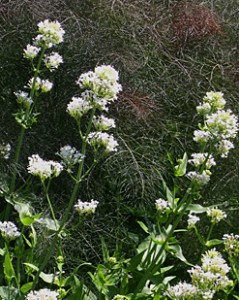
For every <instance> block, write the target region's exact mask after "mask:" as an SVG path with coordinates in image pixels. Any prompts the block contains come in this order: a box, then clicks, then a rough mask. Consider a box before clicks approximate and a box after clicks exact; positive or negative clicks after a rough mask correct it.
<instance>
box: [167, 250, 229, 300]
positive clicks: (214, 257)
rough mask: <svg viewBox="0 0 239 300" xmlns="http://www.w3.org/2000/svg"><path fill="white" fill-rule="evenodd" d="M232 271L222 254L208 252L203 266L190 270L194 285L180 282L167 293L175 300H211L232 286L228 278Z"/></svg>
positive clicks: (203, 259)
mask: <svg viewBox="0 0 239 300" xmlns="http://www.w3.org/2000/svg"><path fill="white" fill-rule="evenodd" d="M229 271H230V268H229V267H228V265H227V263H226V261H225V260H224V259H223V258H222V255H221V254H220V252H218V251H216V250H215V249H212V250H209V251H207V252H206V253H205V254H203V256H202V266H198V265H196V266H194V267H193V268H192V269H191V270H189V271H188V272H189V274H190V276H191V279H192V283H182V282H179V283H178V284H177V285H175V286H171V287H169V288H168V290H167V291H166V295H167V296H169V297H170V298H171V299H173V300H189V299H190V300H191V299H192V300H193V299H198V300H199V299H200V300H210V299H213V297H214V295H215V293H216V292H218V291H220V290H225V289H227V288H229V287H230V286H232V284H233V282H232V281H231V280H229V278H228V277H227V273H228V272H229Z"/></svg>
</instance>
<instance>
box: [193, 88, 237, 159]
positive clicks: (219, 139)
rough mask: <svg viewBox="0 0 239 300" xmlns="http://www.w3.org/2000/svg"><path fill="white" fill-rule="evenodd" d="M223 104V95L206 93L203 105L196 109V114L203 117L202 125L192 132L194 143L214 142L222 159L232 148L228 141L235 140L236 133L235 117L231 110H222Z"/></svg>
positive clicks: (224, 101)
mask: <svg viewBox="0 0 239 300" xmlns="http://www.w3.org/2000/svg"><path fill="white" fill-rule="evenodd" d="M225 104H226V100H225V99H224V97H223V93H221V92H208V93H207V94H206V96H205V97H204V98H203V103H201V104H200V105H199V106H198V107H197V111H198V113H199V114H202V115H203V117H204V124H203V125H200V130H196V131H195V132H194V141H196V142H197V143H200V144H206V143H208V142H209V141H210V142H215V143H216V144H217V147H218V153H219V154H220V155H221V156H222V157H226V156H227V155H228V153H229V150H230V149H232V148H233V144H232V142H231V141H230V140H231V139H233V138H235V137H236V134H237V132H238V120H237V117H236V116H235V115H234V114H233V113H232V111H231V110H229V109H228V110H224V107H225ZM228 142H229V144H228ZM223 145H226V146H225V147H223ZM227 145H228V147H227Z"/></svg>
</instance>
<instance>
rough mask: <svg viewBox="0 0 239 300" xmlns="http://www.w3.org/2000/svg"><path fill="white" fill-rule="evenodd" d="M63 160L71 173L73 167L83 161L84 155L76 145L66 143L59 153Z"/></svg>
mask: <svg viewBox="0 0 239 300" xmlns="http://www.w3.org/2000/svg"><path fill="white" fill-rule="evenodd" d="M57 154H58V155H59V156H60V157H61V159H62V160H63V164H64V165H65V167H66V170H67V172H69V173H71V172H72V171H71V169H72V167H73V166H74V165H75V164H77V163H79V162H80V161H82V159H83V158H84V155H83V154H82V153H80V152H79V151H77V150H76V148H75V147H71V146H69V145H66V146H64V147H61V149H60V152H59V153H57Z"/></svg>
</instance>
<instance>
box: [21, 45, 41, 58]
mask: <svg viewBox="0 0 239 300" xmlns="http://www.w3.org/2000/svg"><path fill="white" fill-rule="evenodd" d="M40 50H41V48H39V47H36V46H32V45H29V44H28V45H27V48H26V49H24V53H23V56H24V57H25V58H27V59H30V60H32V59H33V58H35V57H36V56H37V55H38V53H39V51H40Z"/></svg>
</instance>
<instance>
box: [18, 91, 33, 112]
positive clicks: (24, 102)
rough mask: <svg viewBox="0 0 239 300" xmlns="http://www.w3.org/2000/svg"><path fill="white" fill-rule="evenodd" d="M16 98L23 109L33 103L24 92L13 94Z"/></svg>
mask: <svg viewBox="0 0 239 300" xmlns="http://www.w3.org/2000/svg"><path fill="white" fill-rule="evenodd" d="M14 94H15V96H16V97H17V102H18V103H19V104H21V105H23V107H25V108H29V107H30V106H31V104H32V103H33V101H32V98H31V97H30V96H29V94H28V93H27V92H24V91H18V92H15V93H14Z"/></svg>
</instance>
